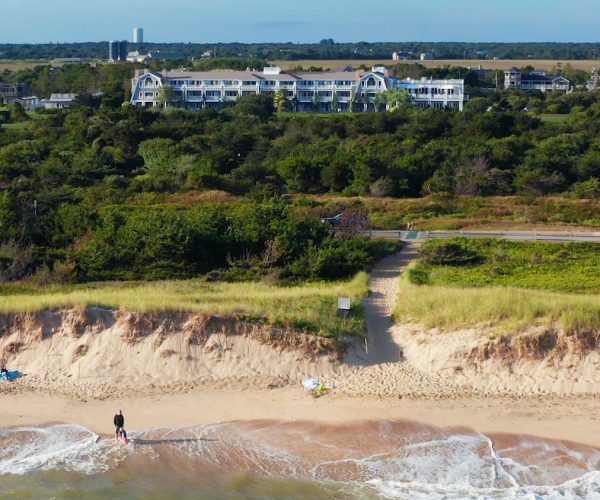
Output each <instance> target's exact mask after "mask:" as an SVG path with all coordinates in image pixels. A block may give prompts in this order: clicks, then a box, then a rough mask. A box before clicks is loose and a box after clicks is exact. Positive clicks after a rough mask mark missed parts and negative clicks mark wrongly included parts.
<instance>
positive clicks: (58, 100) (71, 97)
mask: <svg viewBox="0 0 600 500" xmlns="http://www.w3.org/2000/svg"><path fill="white" fill-rule="evenodd" d="M76 98H77V94H52V95H51V96H50V99H48V100H47V101H46V103H45V104H44V107H45V108H46V109H64V108H70V107H71V106H73V104H75V99H76Z"/></svg>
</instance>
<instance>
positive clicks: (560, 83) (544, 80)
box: [504, 67, 571, 93]
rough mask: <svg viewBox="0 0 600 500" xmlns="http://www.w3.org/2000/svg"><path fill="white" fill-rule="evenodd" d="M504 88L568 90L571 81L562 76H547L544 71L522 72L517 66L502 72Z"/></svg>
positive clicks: (546, 90) (544, 90) (548, 90)
mask: <svg viewBox="0 0 600 500" xmlns="http://www.w3.org/2000/svg"><path fill="white" fill-rule="evenodd" d="M504 88H505V89H506V90H540V91H542V92H556V91H558V92H565V93H566V92H569V91H570V90H571V82H570V81H569V80H567V79H566V78H565V77H564V76H549V75H547V74H546V72H545V71H531V72H529V73H523V71H521V70H520V69H518V68H515V67H513V68H510V69H508V70H506V71H505V72H504Z"/></svg>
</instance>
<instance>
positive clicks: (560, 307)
mask: <svg viewBox="0 0 600 500" xmlns="http://www.w3.org/2000/svg"><path fill="white" fill-rule="evenodd" d="M395 317H396V318H397V319H398V320H403V321H406V320H408V321H416V322H419V323H421V324H423V325H424V326H425V327H427V328H440V329H448V330H449V329H460V328H469V327H475V326H484V327H486V328H492V329H494V330H498V331H501V332H503V333H517V332H519V331H521V330H523V329H524V328H527V327H528V326H531V325H550V324H552V323H553V322H556V323H557V324H558V325H559V326H560V327H561V328H563V329H564V330H565V331H567V332H572V331H599V330H600V295H598V294H577V295H576V294H569V293H559V292H550V291H546V290H529V289H523V288H515V287H502V286H489V287H478V288H469V287H459V286H449V285H417V284H413V283H410V281H409V279H408V277H407V275H406V276H404V277H403V278H402V279H401V283H400V290H399V294H398V302H397V306H396V310H395Z"/></svg>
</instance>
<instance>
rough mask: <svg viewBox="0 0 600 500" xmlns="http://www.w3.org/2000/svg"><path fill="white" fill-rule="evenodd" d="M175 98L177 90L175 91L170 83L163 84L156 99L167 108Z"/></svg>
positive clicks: (161, 105)
mask: <svg viewBox="0 0 600 500" xmlns="http://www.w3.org/2000/svg"><path fill="white" fill-rule="evenodd" d="M174 100H175V92H174V91H173V87H171V86H170V85H163V86H162V87H161V88H160V90H159V91H158V99H157V100H156V102H157V104H158V105H159V106H160V107H161V108H163V109H167V107H169V105H170V104H172V103H173V101H174Z"/></svg>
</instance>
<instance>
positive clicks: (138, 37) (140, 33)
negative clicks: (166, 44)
mask: <svg viewBox="0 0 600 500" xmlns="http://www.w3.org/2000/svg"><path fill="white" fill-rule="evenodd" d="M143 43H144V28H133V44H134V45H135V46H136V47H138V48H139V47H140V45H142V44H143Z"/></svg>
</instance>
